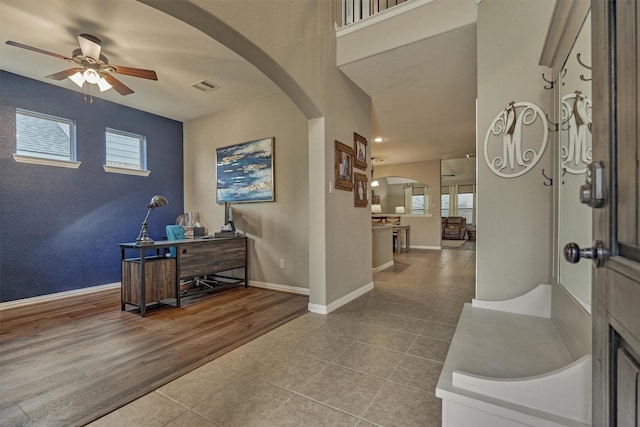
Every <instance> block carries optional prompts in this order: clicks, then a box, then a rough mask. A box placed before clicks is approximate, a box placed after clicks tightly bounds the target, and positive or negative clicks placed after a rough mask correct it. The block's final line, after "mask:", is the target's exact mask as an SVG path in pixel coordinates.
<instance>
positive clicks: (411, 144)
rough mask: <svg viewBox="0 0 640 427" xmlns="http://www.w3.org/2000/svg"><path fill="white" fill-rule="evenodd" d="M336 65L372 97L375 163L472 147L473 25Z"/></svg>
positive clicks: (449, 154)
mask: <svg viewBox="0 0 640 427" xmlns="http://www.w3.org/2000/svg"><path fill="white" fill-rule="evenodd" d="M340 69H341V70H342V71H343V72H345V74H347V75H348V76H349V77H350V78H351V79H352V80H353V81H354V82H356V83H357V84H358V85H359V86H360V87H361V88H362V89H363V90H364V91H365V92H367V93H368V94H369V95H370V96H371V98H372V102H373V113H372V133H371V136H372V138H374V137H376V136H381V137H382V138H383V139H384V141H383V142H381V143H375V142H373V143H372V155H373V157H375V158H376V159H377V162H376V164H379V163H380V161H382V162H383V163H384V164H387V163H405V162H415V161H418V160H436V159H452V158H460V157H464V156H465V155H466V154H468V153H474V152H475V100H476V26H475V24H472V25H467V26H464V27H461V28H458V29H455V30H452V31H448V32H446V33H443V34H439V35H437V36H434V37H430V38H428V39H425V40H422V41H419V42H415V43H411V44H409V45H406V46H403V47H400V48H397V49H393V50H390V51H386V52H383V53H381V54H378V55H373V56H370V57H367V58H364V59H362V60H359V61H356V62H352V63H349V64H346V65H343V66H341V67H340Z"/></svg>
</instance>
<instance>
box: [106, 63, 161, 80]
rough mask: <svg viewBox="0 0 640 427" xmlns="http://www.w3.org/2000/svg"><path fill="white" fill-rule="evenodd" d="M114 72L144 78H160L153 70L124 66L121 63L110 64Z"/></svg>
mask: <svg viewBox="0 0 640 427" xmlns="http://www.w3.org/2000/svg"><path fill="white" fill-rule="evenodd" d="M109 67H110V68H112V69H113V72H114V73H118V74H122V75H124V76H132V77H140V78H142V79H149V80H158V76H157V75H156V72H155V71H153V70H143V69H142V68H132V67H123V66H121V65H109Z"/></svg>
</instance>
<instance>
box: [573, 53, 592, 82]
mask: <svg viewBox="0 0 640 427" xmlns="http://www.w3.org/2000/svg"><path fill="white" fill-rule="evenodd" d="M576 59H577V60H578V64H580V65H582V66H583V67H584V68H586V69H587V70H589V71H591V67H590V66H588V65H587V64H585V63H584V62H582V58H580V52H578V53H577V54H576ZM580 80H582V81H583V82H588V81H591V78H586V77H585V76H584V74H580Z"/></svg>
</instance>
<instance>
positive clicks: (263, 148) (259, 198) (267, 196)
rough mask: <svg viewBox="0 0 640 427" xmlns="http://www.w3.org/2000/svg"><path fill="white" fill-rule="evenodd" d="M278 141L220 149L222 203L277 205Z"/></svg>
mask: <svg viewBox="0 0 640 427" xmlns="http://www.w3.org/2000/svg"><path fill="white" fill-rule="evenodd" d="M274 146H275V138H273V137H271V138H263V139H258V140H255V141H249V142H243V143H241V144H236V145H229V146H228V147H221V148H217V149H216V175H217V178H216V181H217V184H216V201H217V202H218V203H241V202H273V201H274V200H275V185H274V173H273V169H274V152H275V151H274V148H275V147H274Z"/></svg>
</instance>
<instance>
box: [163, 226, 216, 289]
mask: <svg viewBox="0 0 640 427" xmlns="http://www.w3.org/2000/svg"><path fill="white" fill-rule="evenodd" d="M165 230H166V233H167V240H168V241H171V240H183V239H185V238H186V237H185V234H184V227H183V226H181V225H177V224H176V225H167V226H166V228H165ZM169 253H170V256H171V258H176V257H177V252H176V247H175V246H173V247H171V248H169ZM186 284H188V285H189V286H188V287H187V289H185V290H184V291H183V294H186V293H187V291H188V290H189V289H194V288H199V289H213V287H214V286H216V285H217V284H218V282H216V281H215V280H211V279H207V276H204V277H194V278H193V279H191V280H189V281H187V282H184V283H181V284H180V286H182V285H186Z"/></svg>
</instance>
